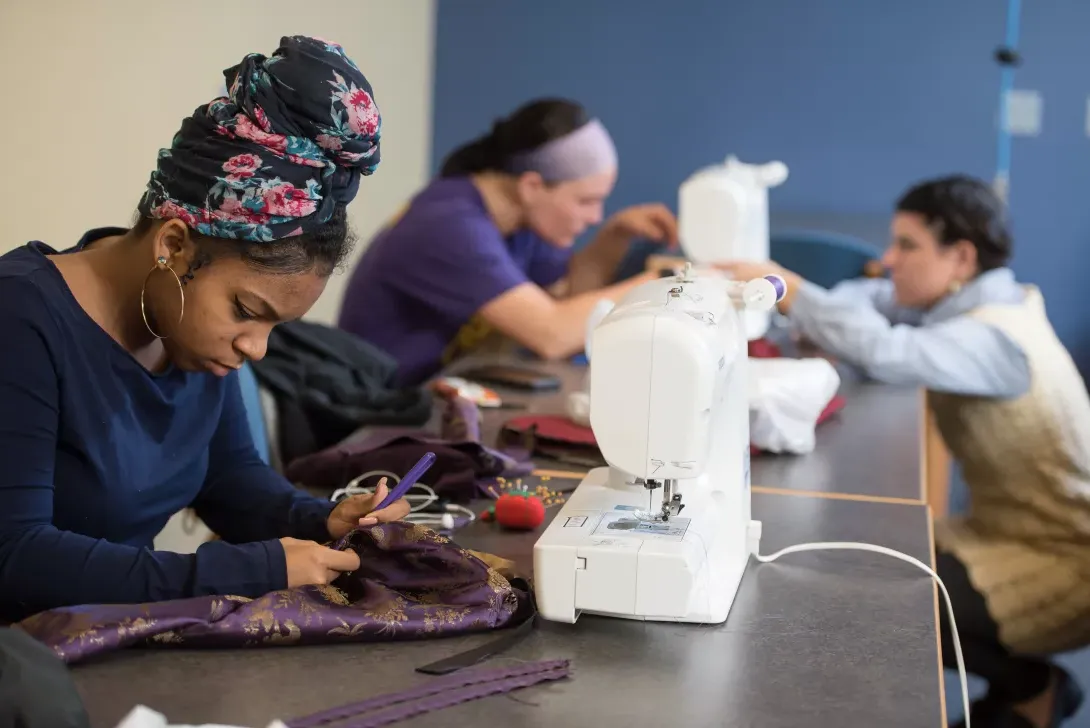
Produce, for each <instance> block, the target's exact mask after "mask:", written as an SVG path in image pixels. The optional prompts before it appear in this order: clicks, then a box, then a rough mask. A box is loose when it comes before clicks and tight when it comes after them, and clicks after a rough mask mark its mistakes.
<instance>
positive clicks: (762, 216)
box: [677, 155, 787, 341]
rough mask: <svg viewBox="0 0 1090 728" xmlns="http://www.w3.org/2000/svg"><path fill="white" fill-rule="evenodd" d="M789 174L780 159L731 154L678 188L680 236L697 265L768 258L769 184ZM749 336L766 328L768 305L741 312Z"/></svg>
mask: <svg viewBox="0 0 1090 728" xmlns="http://www.w3.org/2000/svg"><path fill="white" fill-rule="evenodd" d="M786 180H787V165H785V164H784V163H783V162H778V161H774V162H767V163H765V164H747V163H745V162H741V161H739V160H738V158H737V157H735V156H733V155H732V156H730V157H727V159H726V161H725V162H724V163H723V164H717V165H713V166H710V167H705V168H704V169H700V170H697V171H696V172H694V173H693V174H692V175H690V176H689V177H688V179H686V180H685V181H684V182H682V183H681V186H680V187H679V188H678V200H677V212H678V237H679V238H680V240H681V249H682V250H683V251H684V253H685V257H686V258H687V259H688V260H690V261H691V262H692V263H693V265H694V266H696V267H697V268H698V269H699V268H701V267H704V266H711V265H713V264H715V263H722V262H725V261H728V260H747V261H754V262H763V261H767V260H768V259H769V233H768V228H769V221H768V190H769V189H771V188H773V187H778V186H779V185H781V184H783V183H784V181H786ZM742 318H743V321H744V322H745V327H746V333H747V335H748V336H749V339H750V340H751V341H752V340H753V339H759V338H761V337H762V336H764V335H765V333H766V332H767V331H768V327H769V323H770V317H769V314H768V312H766V311H755V310H750V311H747V312H745V313H744V314H743V317H742Z"/></svg>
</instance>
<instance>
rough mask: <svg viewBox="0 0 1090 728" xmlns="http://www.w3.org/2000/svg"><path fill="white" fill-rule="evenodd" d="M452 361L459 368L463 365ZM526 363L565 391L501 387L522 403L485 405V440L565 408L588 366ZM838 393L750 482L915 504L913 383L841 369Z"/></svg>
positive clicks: (917, 421) (918, 468) (918, 442)
mask: <svg viewBox="0 0 1090 728" xmlns="http://www.w3.org/2000/svg"><path fill="white" fill-rule="evenodd" d="M470 365H471V362H466V363H463V364H461V365H459V366H456V367H453V368H452V372H453V373H457V372H458V371H459V370H460V367H462V366H470ZM527 366H532V367H533V368H535V369H543V370H547V371H550V372H552V373H554V374H556V375H557V376H559V377H560V378H561V380H562V381H563V385H564V386H563V389H562V390H561V391H556V392H547V393H541V394H527V393H524V392H519V391H517V390H506V389H500V390H499V391H500V392H501V393H502V396H503V398H504V401H505V402H513V403H519V404H521V405H524V408H523V409H517V410H511V409H500V410H484V411H483V417H484V424H483V431H482V438H483V440H484V442H485V443H487V444H492V443H494V442H495V439H496V435H497V433H498V432H499V430H500V428H501V427H502V426H503V423H504V422H506V421H507V420H509V419H511V418H513V417H517V416H519V415H523V414H563V413H564V409H565V402H566V399H567V395H568V392H570V391H573V390H576V389H579V388H582V387H583V386H584V380H585V378H586V374H587V370H586V368H585V367H577V366H574V365H572V364H569V363H566V362H553V363H539V362H534V363H532V364H529V365H527ZM840 393H841V394H842V395H844V396H845V398H846V399H847V405H846V406H845V408H844V409H843V410H842V411H841V412H840V413H839V414H837V415H836V416H835V417H833V418H832V419H830V420H827V421H826V422H823V423H822V424H820V425H818V427H817V430H816V432H815V437H816V446H815V448H814V451H813V452H810V453H808V454H806V455H773V454H762V455H759V456H757V457H755V458H754V459H753V461H752V464H751V479H752V482H753V484H754V485H760V486H766V487H771V488H785V489H788V490H804V491H820V492H825V493H846V494H850V495H863V496H874V497H880V498H901V499H906V500H911V501H914V502H919V501H922V500H923V499H924V494H923V482H924V481H923V462H922V433H923V414H924V409H923V399H922V395H921V394H920V390H919V389H917V388H915V387H892V386H889V385H883V384H875V383H868V382H860V381H858V380H857V379H855V378H853V377H851V376H849V375H848V374H847V373H844V377H843V379H842V382H841V388H840ZM540 465H541V466H542V467H555V469H559V470H573V469H577V468H573V467H571V466H565V465H563V464H555V465H552V464H550V463H548V462H547V461H546V462H541V463H540Z"/></svg>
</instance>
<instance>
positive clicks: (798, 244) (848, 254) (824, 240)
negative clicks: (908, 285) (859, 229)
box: [769, 230, 885, 288]
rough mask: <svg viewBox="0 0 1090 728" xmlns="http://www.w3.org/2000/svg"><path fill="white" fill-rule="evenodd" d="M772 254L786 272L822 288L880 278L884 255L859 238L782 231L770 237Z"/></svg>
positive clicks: (770, 251) (806, 231)
mask: <svg viewBox="0 0 1090 728" xmlns="http://www.w3.org/2000/svg"><path fill="white" fill-rule="evenodd" d="M769 254H770V255H771V257H772V260H774V261H776V262H777V263H779V264H780V265H782V266H783V267H784V268H786V269H787V270H789V271H793V272H794V273H798V274H799V275H800V276H802V277H803V278H805V279H806V280H808V281H811V282H813V283H816V284H818V285H819V286H822V287H823V288H832V287H833V286H835V285H836V284H837V283H840V282H841V281H845V280H850V279H852V278H862V277H867V278H881V277H882V276H883V275H884V274H885V273H884V271H883V270H882V266H881V264H880V263H879V258H880V257H881V252H880V251H879V250H878V249H877V248H875V247H874V246H873V245H869V244H867V243H865V242H863V241H862V240H859V239H858V238H853V237H851V236H848V235H841V234H839V233H831V232H825V231H823V230H782V231H778V232H774V233H772V234H771V236H770V237H769Z"/></svg>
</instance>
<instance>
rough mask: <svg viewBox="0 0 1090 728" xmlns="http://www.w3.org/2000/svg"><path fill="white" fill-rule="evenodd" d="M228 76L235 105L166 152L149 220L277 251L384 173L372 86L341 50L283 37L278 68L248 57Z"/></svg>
mask: <svg viewBox="0 0 1090 728" xmlns="http://www.w3.org/2000/svg"><path fill="white" fill-rule="evenodd" d="M223 75H224V77H225V78H226V79H227V88H228V95H227V96H223V97H220V98H217V99H214V100H213V101H211V102H210V103H208V104H205V105H203V106H200V107H198V108H197V110H196V111H194V112H193V114H192V116H190V117H188V118H187V119H185V120H184V121H183V122H182V126H181V129H179V131H178V133H177V134H175V136H174V141H173V142H172V144H171V146H170V148H169V149H163V150H160V152H159V161H158V164H157V166H156V169H155V171H154V172H152V174H151V180H150V181H149V182H148V187H147V190H146V191H145V193H144V196H143V198H141V200H140V205H139V212H140V214H141V215H142V216H143V217H149V218H154V219H159V220H169V219H179V220H182V221H183V222H185V223H186V224H187V225H188V226H189V227H190V228H192V229H194V230H196V231H197V232H198V233H201V234H203V235H209V236H213V237H219V238H234V239H239V240H248V241H252V242H268V241H273V240H279V239H281V238H286V237H292V236H295V235H302V234H304V233H307V232H310V231H312V230H314V229H315V228H316V227H318V226H320V225H322V224H323V223H325V222H327V221H328V220H329V219H330V218H331V217H332V215H333V210H334V208H335V207H336V205H337V204H347V203H348V202H350V201H351V200H352V199H353V198H354V197H355V196H356V192H357V190H358V189H359V182H360V177H361V176H362V175H369V174H371V173H372V172H374V171H375V168H376V167H378V163H379V136H380V132H381V127H382V119H381V117H380V116H379V110H378V107H377V106H376V105H375V99H374V95H373V93H372V90H371V84H369V83H368V82H367V78H366V77H364V75H363V73H361V72H360V70H359V68H357V67H356V64H355V63H354V62H353V61H352V59H350V58H349V57H348V56H347V55H345V52H344V49H342V48H341V47H340V46H339V45H337V44H335V43H329V42H327V41H323V40H320V39H317V38H308V37H305V36H291V37H285V38H282V39H281V40H280V47H279V48H277V49H276V51H275V52H274V53H273V55H272V57H269V58H267V57H265V56H263V55H261V54H258V53H251V54H249V55H247V56H246V57H245V58H243V59H242V62H241V63H239V64H238V65H237V66H234V67H233V68H229V69H227V70H225V71H224V72H223Z"/></svg>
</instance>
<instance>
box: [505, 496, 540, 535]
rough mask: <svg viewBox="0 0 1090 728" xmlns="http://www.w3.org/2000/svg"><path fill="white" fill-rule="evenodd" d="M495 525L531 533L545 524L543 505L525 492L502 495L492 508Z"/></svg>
mask: <svg viewBox="0 0 1090 728" xmlns="http://www.w3.org/2000/svg"><path fill="white" fill-rule="evenodd" d="M493 517H494V518H495V519H496V523H498V524H500V525H501V526H503V527H504V528H510V529H512V530H516V531H532V530H534V529H535V528H537V527H538V526H540V525H541V524H542V523H544V522H545V504H544V503H543V502H542V501H541V499H540V498H538V497H537V496H534V495H530V494H529V493H527V492H526V491H516V492H511V493H504V494H503V495H501V496H500V497H499V498H497V499H496V505H495V506H494V507H493Z"/></svg>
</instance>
